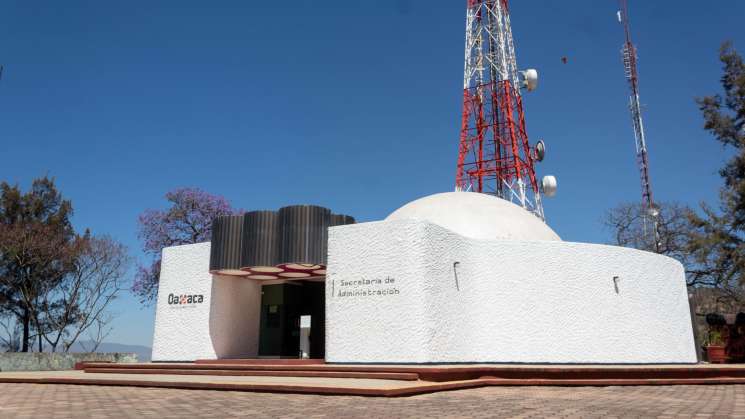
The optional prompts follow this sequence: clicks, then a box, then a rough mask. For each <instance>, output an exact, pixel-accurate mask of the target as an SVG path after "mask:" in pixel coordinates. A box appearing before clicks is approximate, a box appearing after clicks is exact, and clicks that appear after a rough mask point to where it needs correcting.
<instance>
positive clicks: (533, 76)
mask: <svg viewBox="0 0 745 419" xmlns="http://www.w3.org/2000/svg"><path fill="white" fill-rule="evenodd" d="M520 74H522V76H523V86H522V87H524V88H526V89H528V91H529V92H532V91H533V90H535V89H536V88H537V87H538V70H536V69H533V68H529V69H527V70H525V71H521V72H520Z"/></svg>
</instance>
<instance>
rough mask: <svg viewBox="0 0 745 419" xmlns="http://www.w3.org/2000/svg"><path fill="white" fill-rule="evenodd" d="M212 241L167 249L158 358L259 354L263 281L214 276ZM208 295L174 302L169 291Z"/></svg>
mask: <svg viewBox="0 0 745 419" xmlns="http://www.w3.org/2000/svg"><path fill="white" fill-rule="evenodd" d="M209 261H210V243H199V244H192V245H185V246H174V247H167V248H165V249H163V258H162V263H161V272H160V285H159V287H158V298H157V308H156V313H155V334H154V337H153V357H152V359H153V361H192V360H196V359H219V358H239V357H252V356H256V355H257V353H258V343H259V316H260V310H261V284H259V283H258V282H256V281H254V280H250V279H246V278H236V277H230V276H220V275H214V276H213V275H211V274H210V273H209ZM169 294H174V295H203V296H204V301H203V302H202V303H198V304H197V303H193V304H168V295H169Z"/></svg>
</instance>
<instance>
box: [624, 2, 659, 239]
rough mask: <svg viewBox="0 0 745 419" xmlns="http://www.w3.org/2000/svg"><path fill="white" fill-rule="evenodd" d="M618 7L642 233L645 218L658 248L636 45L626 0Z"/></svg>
mask: <svg viewBox="0 0 745 419" xmlns="http://www.w3.org/2000/svg"><path fill="white" fill-rule="evenodd" d="M620 4H621V10H619V11H618V21H619V23H621V24H622V25H623V29H624V34H625V35H626V42H624V44H623V48H622V49H621V55H622V56H623V67H624V72H625V73H626V80H627V81H628V83H629V110H630V111H631V124H632V126H633V127H634V138H635V143H636V161H637V164H638V165H639V176H640V178H641V187H642V188H641V189H642V211H643V213H644V226H645V233H646V225H647V224H646V223H647V220H649V221H651V224H652V231H651V232H649V233H651V234H652V239H653V240H654V250H655V252H658V253H659V251H660V234H659V225H658V216H659V210H658V209H657V207H656V206H655V205H654V200H653V198H652V183H651V182H650V180H649V158H648V156H647V140H646V138H645V136H644V124H643V123H642V110H641V104H640V102H639V73H638V72H637V69H636V47H635V46H634V44H633V43H632V42H631V28H630V26H629V13H628V4H627V1H626V0H620Z"/></svg>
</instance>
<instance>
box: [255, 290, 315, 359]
mask: <svg viewBox="0 0 745 419" xmlns="http://www.w3.org/2000/svg"><path fill="white" fill-rule="evenodd" d="M325 296H326V294H325V283H324V282H314V281H288V282H286V283H284V284H274V285H264V286H262V287H261V321H260V325H259V356H261V357H278V358H300V357H302V356H303V355H304V356H306V357H310V358H319V359H322V358H323V357H324V354H325V348H326V346H325V334H326V325H325V320H326V304H325ZM308 316H310V318H308ZM307 323H310V328H307V327H303V326H307ZM301 327H302V331H301ZM301 337H302V339H301ZM301 343H302V345H301Z"/></svg>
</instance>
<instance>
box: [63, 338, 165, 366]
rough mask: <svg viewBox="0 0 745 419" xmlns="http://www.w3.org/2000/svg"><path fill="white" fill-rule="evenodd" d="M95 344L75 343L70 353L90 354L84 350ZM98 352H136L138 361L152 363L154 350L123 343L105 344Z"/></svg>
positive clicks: (101, 345)
mask: <svg viewBox="0 0 745 419" xmlns="http://www.w3.org/2000/svg"><path fill="white" fill-rule="evenodd" d="M91 346H93V344H92V343H91V342H90V341H83V342H75V343H74V344H73V345H72V347H70V352H88V351H86V350H85V349H84V348H90V347H91ZM96 352H134V353H136V354H137V360H138V361H140V362H150V356H151V355H152V352H153V349H152V348H150V347H148V346H142V345H126V344H123V343H113V342H103V343H101V344H100V345H99V346H98V348H97V349H96Z"/></svg>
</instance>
